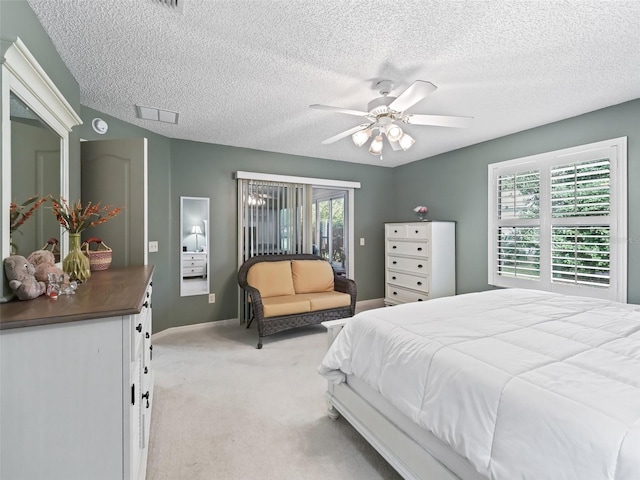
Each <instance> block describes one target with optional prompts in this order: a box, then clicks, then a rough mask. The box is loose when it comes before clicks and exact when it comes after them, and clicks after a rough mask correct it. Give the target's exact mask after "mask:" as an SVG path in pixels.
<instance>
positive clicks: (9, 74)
mask: <svg viewBox="0 0 640 480" xmlns="http://www.w3.org/2000/svg"><path fill="white" fill-rule="evenodd" d="M0 53H1V58H0V60H1V63H2V85H1V86H2V90H1V92H0V106H1V108H0V110H1V111H0V127H1V128H2V139H1V144H0V145H1V148H0V166H1V169H2V190H1V193H0V197H1V202H0V203H1V210H0V221H1V223H2V238H1V242H0V245H1V248H0V250H1V254H2V258H5V257H8V256H9V255H10V254H11V243H12V240H13V239H12V237H15V240H16V246H17V248H18V250H19V253H21V254H23V255H25V256H26V255H29V253H31V252H32V251H33V250H36V249H38V248H42V247H43V246H44V243H46V241H47V240H48V239H49V238H51V237H53V238H56V239H58V240H59V242H60V255H61V257H64V255H65V254H66V253H67V251H68V243H67V235H66V232H64V230H63V229H62V228H61V227H60V225H57V224H53V223H51V222H50V220H51V219H48V218H47V216H48V215H50V216H51V217H53V215H51V213H50V211H48V210H47V209H44V208H43V207H44V206H41V207H40V208H39V209H38V211H37V212H38V213H37V214H35V215H34V217H33V218H30V219H29V220H28V221H27V222H28V223H27V222H25V224H24V225H22V226H21V227H20V229H22V232H21V233H16V232H15V231H14V232H13V235H11V229H10V205H11V202H12V201H15V202H16V203H18V204H21V203H23V202H24V201H25V200H26V199H27V198H29V197H31V196H33V195H41V196H43V195H48V194H52V195H54V196H58V195H61V196H63V197H65V198H69V184H68V181H69V133H70V132H71V129H72V128H73V127H74V126H75V125H80V124H81V123H82V120H81V119H80V117H79V116H78V114H77V113H76V112H75V111H74V110H73V108H72V107H71V105H69V102H67V100H66V99H65V98H64V96H63V95H62V93H61V92H60V90H58V88H57V87H56V86H55V84H54V83H53V82H52V81H51V79H50V78H49V76H48V75H47V73H46V72H45V71H44V69H43V68H42V67H41V66H40V64H39V63H38V61H37V60H36V59H35V57H34V56H33V55H32V54H31V52H30V51H29V50H28V49H27V47H26V46H25V45H24V43H23V42H22V41H21V40H20V39H19V38H14V39H10V40H6V39H1V40H0ZM9 298H11V290H10V289H9V287H8V285H7V284H6V281H5V279H4V276H3V288H2V297H0V301H6V300H8V299H9Z"/></svg>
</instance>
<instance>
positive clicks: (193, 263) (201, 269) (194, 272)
mask: <svg viewBox="0 0 640 480" xmlns="http://www.w3.org/2000/svg"><path fill="white" fill-rule="evenodd" d="M206 276H207V252H182V278H186V277H206Z"/></svg>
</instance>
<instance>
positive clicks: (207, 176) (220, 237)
mask: <svg viewBox="0 0 640 480" xmlns="http://www.w3.org/2000/svg"><path fill="white" fill-rule="evenodd" d="M81 117H82V120H83V122H84V124H83V126H82V128H81V131H80V133H81V137H82V138H83V139H85V140H108V139H118V138H129V137H146V138H147V139H148V145H149V155H148V162H149V240H156V241H158V245H159V251H158V253H150V254H149V263H151V264H153V265H154V266H155V274H154V294H153V296H154V300H153V316H154V317H153V318H154V319H153V322H154V331H156V332H158V331H161V330H165V329H167V328H170V327H176V326H180V325H189V324H195V323H202V322H209V321H216V320H225V319H230V318H236V317H237V280H236V273H237V216H236V210H237V197H236V195H237V193H236V192H237V190H236V180H235V179H234V178H233V174H234V172H236V171H238V170H243V171H253V172H261V173H271V174H281V175H296V176H304V177H319V178H329V179H335V180H350V181H358V182H361V183H362V188H361V189H359V190H356V192H355V205H354V208H355V237H356V238H360V237H364V238H365V239H366V245H365V246H359V245H357V243H358V242H356V247H355V255H356V257H355V265H356V274H355V278H356V280H357V282H358V299H359V300H366V299H372V298H381V297H382V296H383V295H384V285H383V283H384V261H383V254H382V252H384V243H383V240H384V239H383V230H384V229H383V223H384V222H385V221H390V220H392V212H393V206H392V204H391V194H390V193H389V194H387V195H381V194H380V192H389V187H390V186H391V182H392V173H393V172H392V170H391V169H389V168H385V167H375V166H366V165H360V164H354V163H344V162H335V161H331V160H323V159H315V158H309V157H298V156H292V155H284V154H277V153H270V152H261V151H257V150H249V149H243V148H235V147H226V146H222V145H213V144H207V143H200V142H192V141H187V140H173V139H168V138H166V137H164V136H161V135H157V134H154V133H151V132H150V131H148V130H146V129H143V128H140V127H137V126H135V125H131V124H129V123H126V122H123V121H121V120H118V119H117V118H114V117H111V116H109V115H106V114H104V113H101V112H98V111H96V110H94V109H91V108H88V107H85V106H83V107H82V109H81ZM95 117H100V118H102V119H103V120H105V121H106V122H107V123H108V124H109V129H108V131H107V133H106V134H105V135H99V134H97V133H95V132H94V131H93V129H92V128H91V126H90V125H91V120H93V118H95ZM181 196H191V197H208V198H209V199H210V210H211V211H210V231H211V238H210V239H209V245H210V252H211V258H210V268H211V275H210V291H211V292H212V293H215V294H216V303H214V304H209V303H208V299H207V297H206V296H205V295H200V296H190V297H180V284H179V281H180V251H181V241H180V197H181Z"/></svg>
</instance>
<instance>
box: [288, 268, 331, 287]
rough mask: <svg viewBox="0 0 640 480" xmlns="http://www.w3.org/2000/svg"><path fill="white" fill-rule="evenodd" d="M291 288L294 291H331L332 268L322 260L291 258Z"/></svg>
mask: <svg viewBox="0 0 640 480" xmlns="http://www.w3.org/2000/svg"><path fill="white" fill-rule="evenodd" d="M291 271H292V272H293V288H294V289H295V291H296V293H316V292H332V291H333V269H332V268H331V265H329V262H325V261H324V260H292V261H291Z"/></svg>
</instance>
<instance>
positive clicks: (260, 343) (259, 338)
mask: <svg viewBox="0 0 640 480" xmlns="http://www.w3.org/2000/svg"><path fill="white" fill-rule="evenodd" d="M256 348H257V349H258V350H260V349H261V348H262V337H258V346H257V347H256Z"/></svg>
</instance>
